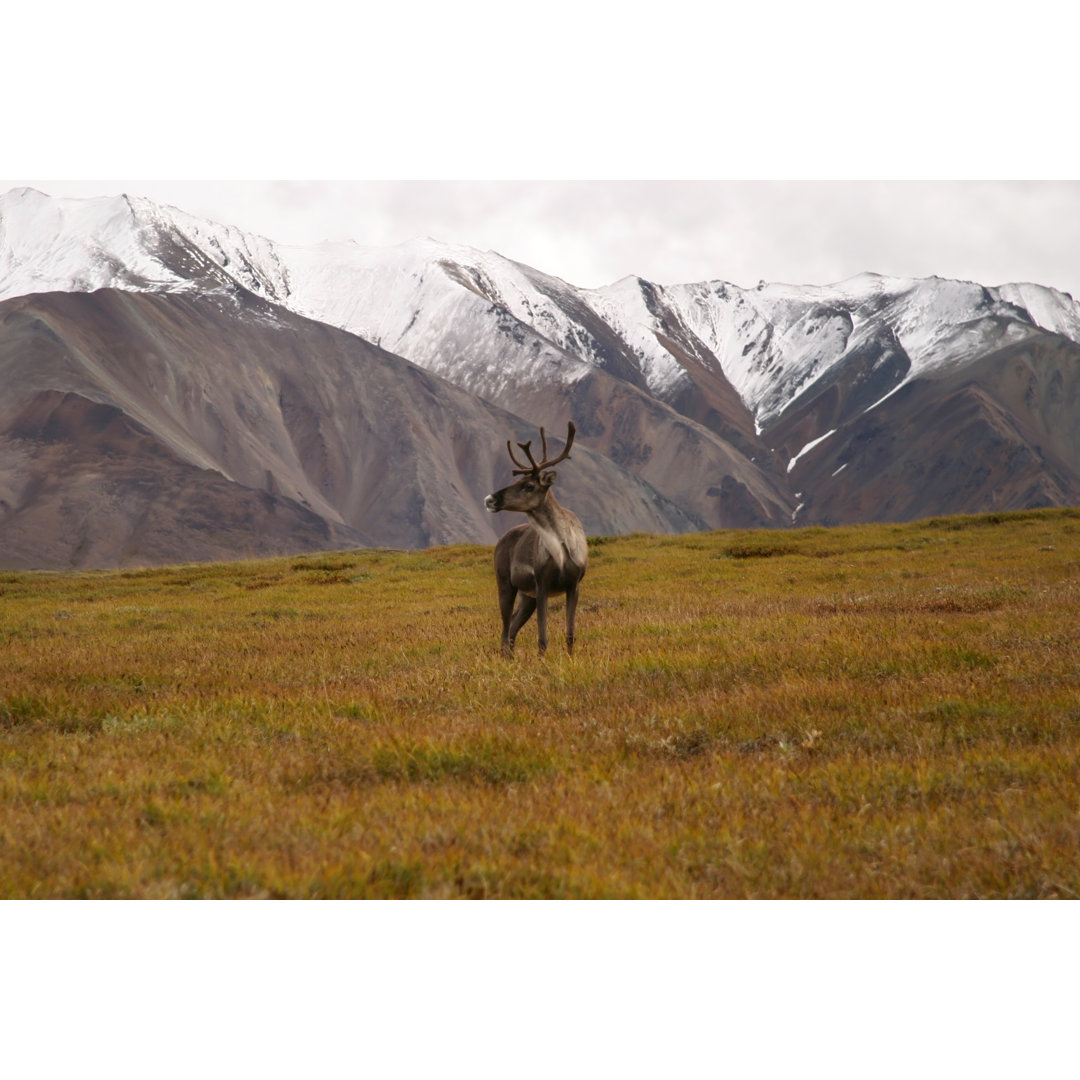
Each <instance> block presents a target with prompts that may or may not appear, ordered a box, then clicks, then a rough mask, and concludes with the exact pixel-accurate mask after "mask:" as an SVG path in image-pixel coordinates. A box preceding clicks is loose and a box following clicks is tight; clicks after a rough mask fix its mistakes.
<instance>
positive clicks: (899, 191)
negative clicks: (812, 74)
mask: <svg viewBox="0 0 1080 1080" xmlns="http://www.w3.org/2000/svg"><path fill="white" fill-rule="evenodd" d="M23 183H25V184H29V185H31V186H33V187H37V188H39V189H40V190H43V191H47V192H49V193H50V194H54V195H75V196H85V195H93V194H119V193H120V192H127V193H129V194H139V195H146V196H149V197H150V198H153V199H155V200H157V201H160V202H165V203H168V204H171V205H174V206H179V207H181V208H182V209H184V210H187V211H189V212H191V213H194V214H198V215H201V216H206V217H210V218H212V219H214V220H217V221H223V222H226V223H229V224H232V225H237V226H240V227H241V228H244V229H246V230H250V231H254V232H257V233H260V234H262V235H264V236H268V237H271V238H272V239H274V240H278V241H281V242H284V243H301V244H303V243H316V242H318V241H320V240H323V239H353V240H357V241H359V242H361V243H364V244H394V243H399V242H401V241H404V240H408V239H411V238H413V237H416V236H433V237H435V238H436V239H439V240H444V241H452V242H458V243H463V244H468V245H471V246H473V247H479V248H483V249H488V248H490V249H494V250H496V251H498V252H500V253H501V254H503V255H506V256H508V257H509V258H513V259H517V260H519V261H521V262H525V263H528V264H529V265H531V266H535V267H537V268H539V269H541V270H545V271H547V272H549V273H553V274H556V275H558V276H559V277H562V278H564V279H565V280H567V281H570V282H572V283H573V284H575V285H580V286H585V287H594V286H598V285H603V284H607V283H609V282H612V281H615V280H617V279H618V278H620V277H623V276H625V275H626V274H639V275H641V276H642V277H646V278H649V279H650V280H653V281H657V282H660V283H663V284H673V283H676V282H683V281H700V280H705V279H712V278H720V279H723V280H725V281H730V282H733V283H735V284H738V285H743V286H752V285H756V284H757V282H758V281H759V280H762V279H764V280H766V281H784V282H789V283H797V284H826V283H829V282H833V281H839V280H842V279H844V278H846V277H850V276H852V275H854V274H857V273H859V272H861V271H864V270H871V271H875V272H878V273H883V274H892V275H898V276H904V277H921V276H927V275H930V274H939V275H941V276H943V277H958V278H964V279H969V280H974V281H979V282H981V283H982V284H984V285H999V284H1002V283H1003V282H1006V281H1036V282H1038V283H1040V284H1043V285H1052V286H1054V287H1056V288H1059V289H1062V290H1064V291H1067V292H1070V293H1072V295H1073V296H1074V297H1077V298H1080V257H1078V256H1080V182H1078V181H1056V182H1046V181H1042V182H1034V181H979V182H973V181H889V182H886V181H845V180H817V181H794V180H786V181H782V180H773V181H706V180H696V181H673V180H611V181H471V182H465V181H437V180H410V181H382V182H375V181H337V182H326V181H323V182H311V181H309V182H298V181H291V182H254V181H252V182H231V183H229V182H220V181H213V182H211V181H201V182H195V181H140V180H113V181H94V182H72V181H51V180H25V181H3V182H2V186H3V188H4V189H5V190H6V189H7V188H9V187H11V186H13V185H16V184H23Z"/></svg>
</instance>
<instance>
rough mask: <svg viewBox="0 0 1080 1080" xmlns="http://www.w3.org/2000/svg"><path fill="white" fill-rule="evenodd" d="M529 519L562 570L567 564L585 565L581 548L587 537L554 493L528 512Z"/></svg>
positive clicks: (550, 493) (549, 494) (549, 493)
mask: <svg viewBox="0 0 1080 1080" xmlns="http://www.w3.org/2000/svg"><path fill="white" fill-rule="evenodd" d="M528 517H529V520H530V521H531V522H532V523H533V526H534V528H535V529H536V531H537V532H538V533H539V534H540V538H541V540H543V543H544V547H545V548H547V551H548V554H549V555H551V557H552V558H553V559H554V560H555V562H556V564H557V565H558V566H559V568H560V569H562V568H563V567H564V565H565V564H566V563H567V562H570V563H571V564H573V565H574V566H577V567H581V566H583V565H584V558H583V557H582V551H581V548H582V543H583V541H584V538H585V537H584V533H583V532H582V530H581V525H580V524H579V523H578V520H577V518H576V517H575V516H574V515H573V514H571V513H570V511H569V510H567V509H565V508H564V507H562V506H560V505H559V502H558V500H557V499H556V498H555V495H554V493H553V492H551V491H549V492H548V494H547V498H546V499H544V501H543V502H542V503H541V504H540V505H539V506H538V507H537V508H536V509H535V510H530V511H529V512H528Z"/></svg>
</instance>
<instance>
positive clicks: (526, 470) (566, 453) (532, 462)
mask: <svg viewBox="0 0 1080 1080" xmlns="http://www.w3.org/2000/svg"><path fill="white" fill-rule="evenodd" d="M576 433H577V428H575V427H574V421H573V420H571V421H570V422H569V423H568V424H567V425H566V445H565V446H564V447H563V452H562V453H561V454H560V455H559V456H558V457H556V458H551V460H550V461H549V460H548V456H547V453H548V449H547V435H546V434H545V432H544V429H543V428H541V429H540V445H541V446H542V448H543V449H542V451H541V457H542V460H541V461H540V462H539V464H537V461H536V459H535V458H534V457H533V455H532V439H530V440H529V441H528V442H523V443H518V447H519V448H520V449H521V450H522V451H523V453H524V454H525V456H526V457H527V458H528V459H529V464H528V465H523V464H522V463H521V462H520V461H518V459H517V458H516V457H514V451H513V448H512V447H511V445H510V440H509V439H507V441H506V449H507V450H509V451H510V460H511V461H512V462H513V463H514V464H515V465H516V466H517V468H516V469H514V470H513V474H512V475H514V476H527V475H529V474H530V473H532V474H533V475H534V476H539V475H540V473H541V472H542V471H543V470H544V469H550V468H551V466H552V465H558V464H559V462H560V461H565V460H566V459H567V458H568V457H570V447H571V446H573V445H574V435H575V434H576Z"/></svg>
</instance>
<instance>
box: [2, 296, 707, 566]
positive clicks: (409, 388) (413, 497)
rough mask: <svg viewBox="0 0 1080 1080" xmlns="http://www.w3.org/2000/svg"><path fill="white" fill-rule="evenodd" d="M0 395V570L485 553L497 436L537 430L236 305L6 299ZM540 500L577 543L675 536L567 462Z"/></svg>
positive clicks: (640, 496) (328, 333) (356, 347)
mask: <svg viewBox="0 0 1080 1080" xmlns="http://www.w3.org/2000/svg"><path fill="white" fill-rule="evenodd" d="M0 388H2V389H0V565H5V566H17V567H25V566H38V567H61V566H87V567H91V566H95V567H99V566H100V567H103V566H116V565H140V564H151V563H160V562H183V561H192V560H198V559H211V558H213V559H217V558H228V557H240V556H244V555H258V554H266V553H273V552H281V551H300V550H312V549H322V548H332V547H347V546H356V545H360V544H366V545H375V546H389V547H424V546H427V545H430V544H445V543H454V542H464V541H473V542H492V541H493V540H494V539H495V537H496V535H497V530H502V529H505V528H507V527H509V526H510V525H512V524H515V521H514V519H512V518H510V517H509V516H505V515H504V516H500V517H494V516H492V515H490V514H488V513H487V512H486V511H485V510H484V508H483V497H484V495H485V494H487V493H488V492H489V491H491V490H493V489H494V488H496V487H501V486H503V484H505V483H506V482H508V480H509V462H508V460H506V452H505V443H506V439H507V437H510V436H512V437H514V438H518V439H526V438H531V437H533V436H534V434H535V432H534V430H533V429H532V426H531V424H529V423H527V422H525V421H522V420H521V419H519V418H517V417H514V416H511V415H509V414H507V413H505V412H503V411H502V410H500V409H498V408H496V407H495V406H492V405H489V404H486V403H484V402H482V401H480V400H478V399H476V398H474V397H472V396H471V395H469V394H467V393H465V392H463V391H460V390H458V389H456V388H454V387H452V386H450V385H449V384H447V383H445V382H443V381H442V380H440V379H439V378H437V377H436V376H434V375H432V374H430V373H428V372H425V371H423V370H421V369H419V368H417V367H415V366H413V365H412V364H409V363H408V362H406V361H404V360H402V359H401V358H399V357H395V356H393V355H391V354H389V353H385V352H383V351H382V350H380V349H378V348H376V347H375V346H372V345H370V344H369V343H367V342H365V341H363V340H362V339H360V338H357V337H356V336H354V335H351V334H348V333H345V332H344V331H339V330H335V329H332V328H330V327H327V326H325V325H323V324H320V323H315V322H311V321H309V320H305V319H302V318H300V317H298V316H293V315H290V314H289V313H287V312H284V311H282V310H280V309H277V308H274V307H272V306H270V305H267V304H265V303H263V302H262V301H258V300H255V299H254V298H251V297H248V296H246V295H243V294H240V295H238V296H237V297H236V298H235V300H234V301H233V302H232V303H230V302H228V301H224V302H223V301H222V300H221V299H220V298H218V299H200V298H196V297H185V296H177V295H153V294H136V293H123V292H114V291H110V290H102V291H100V292H97V293H90V294H76V293H70V294H69V293H53V294H41V295H36V296H31V297H21V298H17V299H14V300H10V301H7V302H5V303H3V304H0ZM565 419H566V418H565V417H564V418H561V420H562V422H563V423H565ZM552 427H553V430H557V427H556V425H554V424H553V425H552ZM559 487H560V496H561V497H562V498H563V499H564V501H565V502H566V503H567V505H570V506H572V507H573V508H574V509H575V511H577V512H578V514H579V516H580V517H581V518H582V520H583V521H584V522H585V523H586V527H587V528H588V529H590V531H593V532H626V531H633V530H647V531H684V530H686V529H689V528H692V527H694V525H695V522H694V520H693V519H692V518H690V517H688V516H687V515H686V514H685V513H683V512H681V511H680V510H678V508H676V507H675V506H673V505H672V504H671V503H670V502H669V501H667V500H666V499H664V498H663V497H662V496H660V495H659V494H658V493H657V492H655V491H653V490H652V489H650V488H649V487H648V486H647V485H646V484H645V483H643V482H642V481H641V480H639V479H637V478H636V477H632V476H629V475H628V474H626V473H625V472H624V471H623V470H621V469H619V468H618V467H617V466H616V465H614V464H613V463H612V462H610V461H607V460H606V459H604V458H603V457H600V456H598V455H596V454H593V453H590V452H589V451H588V450H587V449H586V448H584V447H582V448H580V449H578V448H575V451H574V458H573V461H572V462H571V463H568V464H567V465H565V466H563V468H562V469H561V470H560V479H559Z"/></svg>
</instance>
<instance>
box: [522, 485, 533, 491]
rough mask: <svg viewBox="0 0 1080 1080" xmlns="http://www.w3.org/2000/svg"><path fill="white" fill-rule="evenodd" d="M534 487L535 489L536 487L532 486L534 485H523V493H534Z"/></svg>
mask: <svg viewBox="0 0 1080 1080" xmlns="http://www.w3.org/2000/svg"><path fill="white" fill-rule="evenodd" d="M533 487H534V485H532V484H523V485H522V488H521V490H522V491H532V490H533Z"/></svg>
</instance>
